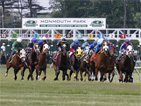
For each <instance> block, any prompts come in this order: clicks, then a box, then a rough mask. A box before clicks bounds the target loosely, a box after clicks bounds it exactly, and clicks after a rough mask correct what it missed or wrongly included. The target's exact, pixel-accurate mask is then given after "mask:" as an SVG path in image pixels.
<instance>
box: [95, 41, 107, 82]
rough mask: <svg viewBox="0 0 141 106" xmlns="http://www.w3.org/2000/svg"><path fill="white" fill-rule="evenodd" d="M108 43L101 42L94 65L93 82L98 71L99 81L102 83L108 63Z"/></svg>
mask: <svg viewBox="0 0 141 106" xmlns="http://www.w3.org/2000/svg"><path fill="white" fill-rule="evenodd" d="M108 48H109V47H108V41H103V45H102V50H101V51H100V52H99V53H98V56H97V58H96V59H95V60H94V63H95V80H98V78H97V75H98V71H100V73H101V77H100V81H103V75H104V74H105V73H106V70H107V67H108V63H109V62H108V61H109V55H108V53H109V52H108Z"/></svg>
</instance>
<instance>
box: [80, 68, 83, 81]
mask: <svg viewBox="0 0 141 106" xmlns="http://www.w3.org/2000/svg"><path fill="white" fill-rule="evenodd" d="M82 73H83V72H82V70H80V80H81V81H83V76H82Z"/></svg>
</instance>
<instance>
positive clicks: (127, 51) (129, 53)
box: [126, 45, 133, 57]
mask: <svg viewBox="0 0 141 106" xmlns="http://www.w3.org/2000/svg"><path fill="white" fill-rule="evenodd" d="M126 55H128V56H129V57H130V56H132V55H133V47H132V46H131V45H128V46H127V49H126Z"/></svg>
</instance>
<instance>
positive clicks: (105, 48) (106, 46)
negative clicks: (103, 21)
mask: <svg viewBox="0 0 141 106" xmlns="http://www.w3.org/2000/svg"><path fill="white" fill-rule="evenodd" d="M103 49H104V50H105V51H108V49H109V47H108V43H107V42H104V46H103Z"/></svg>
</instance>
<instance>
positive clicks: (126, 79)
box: [124, 73, 128, 83]
mask: <svg viewBox="0 0 141 106" xmlns="http://www.w3.org/2000/svg"><path fill="white" fill-rule="evenodd" d="M124 82H126V83H127V82H128V73H125V79H124Z"/></svg>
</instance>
